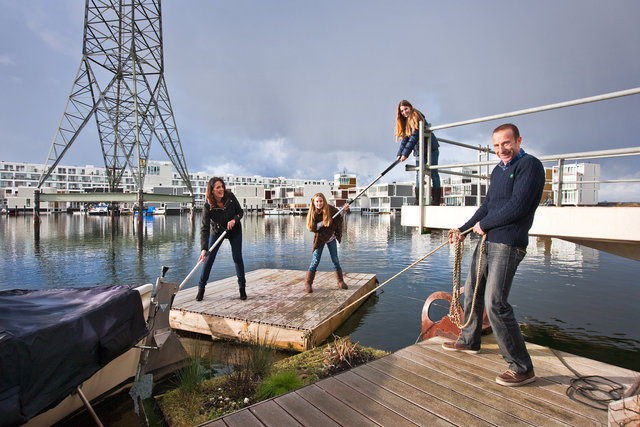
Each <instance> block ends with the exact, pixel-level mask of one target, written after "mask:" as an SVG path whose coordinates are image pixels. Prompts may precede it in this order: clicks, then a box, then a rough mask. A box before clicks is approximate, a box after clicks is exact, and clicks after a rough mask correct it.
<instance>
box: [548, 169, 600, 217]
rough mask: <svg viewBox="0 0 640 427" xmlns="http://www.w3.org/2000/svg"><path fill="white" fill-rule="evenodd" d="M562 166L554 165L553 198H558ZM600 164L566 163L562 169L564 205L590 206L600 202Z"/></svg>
mask: <svg viewBox="0 0 640 427" xmlns="http://www.w3.org/2000/svg"><path fill="white" fill-rule="evenodd" d="M559 172H560V168H559V167H558V166H554V167H553V173H552V181H553V185H552V187H553V200H558V181H559V175H560V174H559ZM598 181H600V165H599V164H597V163H574V164H565V165H563V169H562V188H561V195H562V198H561V199H560V200H561V203H562V205H574V206H589V205H597V204H598V191H599V190H600V184H599V182H598Z"/></svg>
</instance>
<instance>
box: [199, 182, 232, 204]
mask: <svg viewBox="0 0 640 427" xmlns="http://www.w3.org/2000/svg"><path fill="white" fill-rule="evenodd" d="M218 181H220V182H221V183H222V188H224V196H222V201H224V200H226V198H227V186H226V185H224V181H223V180H222V178H220V177H218V176H214V177H213V178H211V179H210V180H209V182H208V183H207V190H206V192H205V193H204V194H205V197H206V198H207V202H208V203H209V206H211V207H212V208H214V207H217V204H216V203H215V198H214V197H213V186H214V185H216V182H218Z"/></svg>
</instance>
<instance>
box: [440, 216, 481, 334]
mask: <svg viewBox="0 0 640 427" xmlns="http://www.w3.org/2000/svg"><path fill="white" fill-rule="evenodd" d="M467 231H469V230H467ZM451 234H460V231H458V230H453V229H452V230H449V235H451ZM486 241H487V235H486V234H484V235H483V236H482V241H481V242H480V254H479V255H478V261H477V263H478V266H477V270H476V287H475V289H474V291H473V300H472V301H471V310H470V312H469V315H468V316H467V321H466V322H465V323H464V324H462V317H463V312H462V305H461V304H460V270H461V266H462V255H463V253H464V242H463V241H461V240H460V239H459V236H456V237H455V238H454V239H453V250H454V252H453V289H452V290H451V304H449V315H448V316H449V318H450V319H451V321H452V322H453V323H454V324H455V325H456V326H457V327H458V328H460V329H464V328H466V327H467V326H469V323H470V322H471V313H473V310H474V309H475V306H476V295H477V294H478V285H479V284H480V270H481V266H482V257H483V255H484V254H485V252H486Z"/></svg>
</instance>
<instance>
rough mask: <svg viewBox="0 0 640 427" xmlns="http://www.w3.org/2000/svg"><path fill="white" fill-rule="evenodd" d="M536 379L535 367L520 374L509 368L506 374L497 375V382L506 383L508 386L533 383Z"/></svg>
mask: <svg viewBox="0 0 640 427" xmlns="http://www.w3.org/2000/svg"><path fill="white" fill-rule="evenodd" d="M535 380H536V374H535V373H534V372H533V369H532V370H530V371H529V372H525V373H523V374H519V373H517V372H514V371H512V370H511V369H509V370H508V371H507V372H505V373H504V374H500V375H498V376H497V377H496V382H497V383H498V384H500V385H504V386H507V387H517V386H519V385H525V384H529V383H532V382H534V381H535Z"/></svg>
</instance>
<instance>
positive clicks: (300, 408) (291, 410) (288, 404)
mask: <svg viewBox="0 0 640 427" xmlns="http://www.w3.org/2000/svg"><path fill="white" fill-rule="evenodd" d="M275 402H276V403H277V404H278V405H279V406H280V407H281V408H282V409H284V410H285V411H287V413H288V414H290V415H291V416H292V417H293V418H294V419H295V420H297V421H298V422H300V423H301V424H302V425H303V426H309V427H332V426H336V427H337V426H339V425H340V424H338V423H336V422H335V421H334V420H333V419H331V418H330V417H329V416H327V414H325V413H324V412H322V411H321V410H319V409H318V408H316V407H315V406H312V405H309V403H308V402H307V401H306V400H304V399H303V398H302V397H300V396H299V395H297V394H295V393H288V394H285V395H284V396H281V397H279V398H277V399H275Z"/></svg>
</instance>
